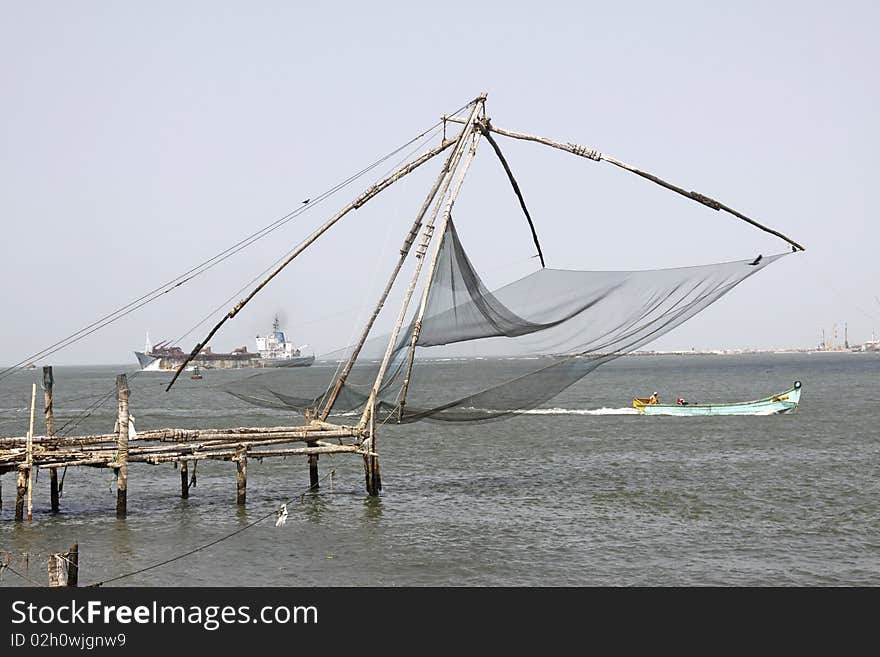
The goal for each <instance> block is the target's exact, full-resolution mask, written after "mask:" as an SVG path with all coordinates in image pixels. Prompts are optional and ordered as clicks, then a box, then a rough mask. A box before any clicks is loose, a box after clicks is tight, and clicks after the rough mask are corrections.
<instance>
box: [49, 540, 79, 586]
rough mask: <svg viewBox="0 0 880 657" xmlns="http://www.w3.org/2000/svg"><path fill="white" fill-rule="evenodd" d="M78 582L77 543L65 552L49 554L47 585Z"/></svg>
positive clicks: (74, 584) (75, 583) (63, 584)
mask: <svg viewBox="0 0 880 657" xmlns="http://www.w3.org/2000/svg"><path fill="white" fill-rule="evenodd" d="M77 584H79V543H74V544H73V547H72V548H70V550H68V551H67V552H62V553H60V554H50V555H49V586H52V587H54V586H76V585H77Z"/></svg>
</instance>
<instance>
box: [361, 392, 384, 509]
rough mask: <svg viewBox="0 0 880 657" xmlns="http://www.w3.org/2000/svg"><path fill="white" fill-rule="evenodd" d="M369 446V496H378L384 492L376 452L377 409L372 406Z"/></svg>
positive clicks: (367, 468) (367, 457) (366, 473)
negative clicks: (381, 491) (380, 492)
mask: <svg viewBox="0 0 880 657" xmlns="http://www.w3.org/2000/svg"><path fill="white" fill-rule="evenodd" d="M367 444H368V445H369V449H368V450H367V453H366V454H364V473H365V475H366V478H367V495H372V496H376V495H378V494H379V491H380V490H382V476H381V475H380V474H379V454H378V452H377V451H376V409H375V408H372V406H371V408H370V433H369V439H368V441H367Z"/></svg>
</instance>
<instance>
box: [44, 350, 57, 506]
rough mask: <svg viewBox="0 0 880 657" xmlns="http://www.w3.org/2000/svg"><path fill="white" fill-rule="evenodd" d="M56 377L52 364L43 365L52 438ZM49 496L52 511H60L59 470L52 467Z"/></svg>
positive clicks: (48, 432)
mask: <svg viewBox="0 0 880 657" xmlns="http://www.w3.org/2000/svg"><path fill="white" fill-rule="evenodd" d="M54 386H55V377H54V375H53V374H52V366H51V365H45V366H44V367H43V394H44V395H45V398H46V399H45V401H46V403H45V410H44V413H45V415H46V437H47V438H52V436H54V435H55V411H54V409H53V407H52V406H53V398H54ZM49 498H50V500H51V504H52V513H58V511H59V505H58V470H57V469H56V468H51V469H50V470H49Z"/></svg>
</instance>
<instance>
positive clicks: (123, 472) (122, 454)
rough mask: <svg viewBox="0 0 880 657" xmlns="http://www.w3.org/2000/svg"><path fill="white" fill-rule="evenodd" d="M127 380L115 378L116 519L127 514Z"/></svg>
mask: <svg viewBox="0 0 880 657" xmlns="http://www.w3.org/2000/svg"><path fill="white" fill-rule="evenodd" d="M128 393H129V390H128V378H127V377H126V376H125V374H120V375H119V376H117V377H116V394H117V398H118V399H119V415H118V420H117V421H118V423H119V427H118V428H119V433H118V434H117V446H118V448H117V454H116V462H117V463H118V467H117V468H116V517H117V518H124V517H125V516H126V514H127V513H128Z"/></svg>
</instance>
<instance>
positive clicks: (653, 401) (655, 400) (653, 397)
mask: <svg viewBox="0 0 880 657" xmlns="http://www.w3.org/2000/svg"><path fill="white" fill-rule="evenodd" d="M648 403H649V404H659V403H660V395H659V394H658V393H657V391H656V390H655V391H654V394H652V395H651V396H650V397H649V398H648Z"/></svg>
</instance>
